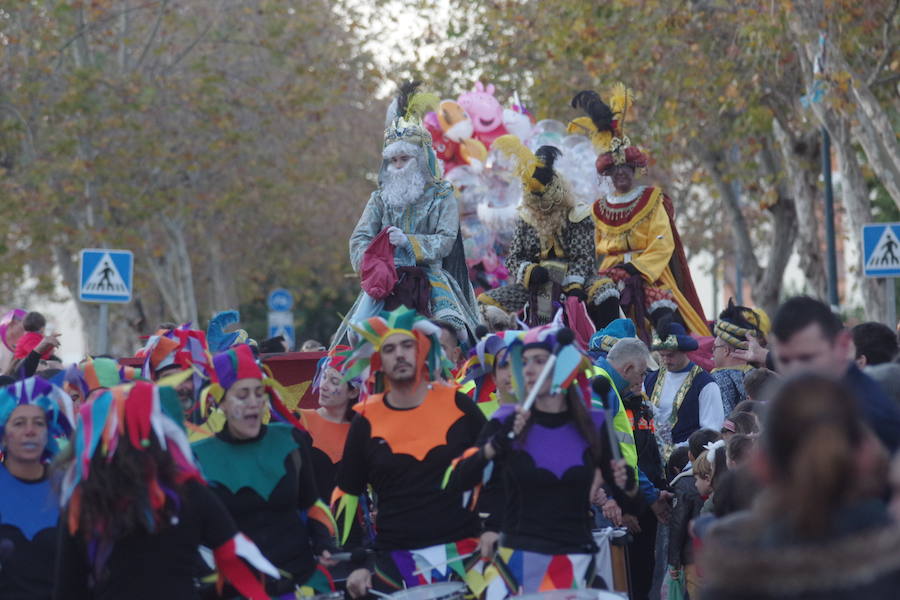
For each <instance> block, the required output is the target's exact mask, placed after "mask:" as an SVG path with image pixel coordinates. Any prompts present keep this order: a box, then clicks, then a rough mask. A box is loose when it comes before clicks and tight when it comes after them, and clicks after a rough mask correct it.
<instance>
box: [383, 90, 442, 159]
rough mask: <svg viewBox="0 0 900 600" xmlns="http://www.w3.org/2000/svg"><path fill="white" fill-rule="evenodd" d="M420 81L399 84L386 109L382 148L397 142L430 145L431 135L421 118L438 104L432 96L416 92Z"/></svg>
mask: <svg viewBox="0 0 900 600" xmlns="http://www.w3.org/2000/svg"><path fill="white" fill-rule="evenodd" d="M421 83H422V82H421V81H404V82H403V83H401V84H400V89H399V91H398V93H397V97H396V98H394V100H393V101H392V102H391V105H390V106H389V107H388V111H387V116H386V118H385V124H384V129H385V132H384V146H385V147H387V146H389V145H390V144H392V143H394V142H398V141H407V142H411V143H413V144H415V145H421V144H422V143H424V142H426V141H427V143H428V145H431V134H430V133H428V130H427V129H425V127H424V126H423V125H422V118H423V117H424V116H425V113H427V112H428V111H430V110H434V108H435V107H437V105H438V103H439V102H440V98H438V97H437V96H436V95H434V94H426V93H424V92H418V91H417V90H418V89H419V85H421Z"/></svg>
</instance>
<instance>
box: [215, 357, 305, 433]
mask: <svg viewBox="0 0 900 600" xmlns="http://www.w3.org/2000/svg"><path fill="white" fill-rule="evenodd" d="M213 364H214V366H215V369H214V370H213V371H212V372H211V375H212V376H213V377H212V384H210V385H209V386H208V387H207V388H206V389H205V390H204V395H203V398H202V401H203V405H204V406H203V408H204V411H205V412H204V414H206V413H207V412H209V411H208V410H206V404H207V402H209V399H210V398H212V399H213V400H214V402H215V403H221V402H222V401H223V400H224V398H225V394H226V393H227V392H228V390H229V388H231V386H233V385H234V383H235V382H236V381H239V380H241V379H258V380H260V381H262V383H263V384H264V385H265V388H266V393H267V395H268V397H269V406H268V409H269V414H268V416H264V417H263V420H264V421H266V422H267V421H268V419H272V420H275V421H278V422H281V423H290V424H291V425H293V426H294V427H296V428H298V429H304V427H303V425H302V424H301V423H300V421H298V420H297V418H296V417H295V416H294V414H293V413H292V412H291V411H290V409H289V408H288V407H287V406H286V405H285V403H284V400H283V398H285V397H287V396H286V393H285V392H286V391H285V389H284V388H283V387H282V386H281V385H280V384H279V383H278V382H277V381H275V379H274V378H273V377H272V376H271V373H269V371H268V369H266V368H264V367H261V366H260V365H259V363H258V362H257V361H256V356H255V355H254V353H253V348H251V347H250V346H248V345H247V344H238V345H237V346H234V347H232V348H230V349H228V350H226V351H225V352H220V353H218V354H216V355H215V356H214V357H213ZM208 425H210V427H211V428H212V429H213V430H214V431H219V430H220V429H221V428H222V426H223V425H224V423H223V422H217V423H215V424H213V423H208Z"/></svg>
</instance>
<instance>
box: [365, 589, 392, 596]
mask: <svg viewBox="0 0 900 600" xmlns="http://www.w3.org/2000/svg"><path fill="white" fill-rule="evenodd" d="M368 593H369V594H372V595H373V596H378V597H379V598H390V597H391V595H390V594H385V593H383V592H379V591H378V590H374V589H372V588H369V591H368Z"/></svg>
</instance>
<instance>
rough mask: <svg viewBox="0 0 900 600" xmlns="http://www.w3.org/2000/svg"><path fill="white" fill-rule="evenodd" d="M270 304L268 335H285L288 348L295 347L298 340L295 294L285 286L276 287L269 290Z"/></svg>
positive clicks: (268, 301) (268, 302)
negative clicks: (295, 330) (295, 318)
mask: <svg viewBox="0 0 900 600" xmlns="http://www.w3.org/2000/svg"><path fill="white" fill-rule="evenodd" d="M267 304H268V306H269V332H268V336H267V337H270V338H272V337H276V336H279V335H281V336H284V339H285V340H286V341H287V344H288V350H289V351H290V350H293V349H294V343H295V342H296V340H297V336H296V333H295V332H294V313H293V312H291V309H292V308H293V307H294V296H293V295H292V294H291V292H289V291H288V290H286V289H284V288H278V289H274V290H272V291H271V292H269V298H268V300H267Z"/></svg>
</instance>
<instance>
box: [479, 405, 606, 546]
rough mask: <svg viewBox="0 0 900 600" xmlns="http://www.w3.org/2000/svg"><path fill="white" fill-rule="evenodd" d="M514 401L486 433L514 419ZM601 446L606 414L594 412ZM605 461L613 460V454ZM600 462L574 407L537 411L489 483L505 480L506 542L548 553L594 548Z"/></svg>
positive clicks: (502, 510) (489, 426)
mask: <svg viewBox="0 0 900 600" xmlns="http://www.w3.org/2000/svg"><path fill="white" fill-rule="evenodd" d="M514 410H515V407H513V406H502V407H501V408H500V409H499V410H498V411H497V412H496V413H495V414H494V416H493V418H492V419H491V421H490V422H489V423H488V425H487V426H486V428H485V432H483V434H489V435H493V434H492V433H489V432H491V431H497V430H499V429H500V427H501V426H502V423H503V422H504V421H505V420H506V419H508V418H510V417H511V416H512V414H513V412H514ZM589 414H590V418H591V422H592V424H593V432H594V435H595V436H596V443H597V446H598V448H600V449H601V451H603V450H604V449H605V448H606V447H607V444H606V443H604V442H603V439H604V428H603V421H604V415H603V412H602V411H595V410H591V411H589ZM483 437H484V436H483ZM599 462H600V463H603V462H605V463H606V464H607V465H608V464H609V461H608V459H601V460H600V461H599ZM598 467H603V471H604V473H608V469H607V468H605V466H603V465H602V464H596V463H595V459H594V457H593V456H592V455H591V452H590V449H589V444H588V442H587V440H585V438H584V436H583V435H582V434H581V433H580V432H579V430H578V427H577V426H576V424H575V422H574V420H573V419H572V417H571V416H570V415H569V413H568V412H563V413H545V412H541V411H539V410H532V422H531V424H530V426H529V427H528V428H527V429H526V430H525V431H524V432H523V435H522V436H520V438H519V439H517V440H516V441H515V442H513V450H512V452H510V453H509V454H508V455H507V456H505V457H503V458H502V459H500V460H498V461H497V464H496V465H495V469H494V472H493V474H492V477H491V482H490V483H489V484H488V486H489V487H490V486H492V485H497V484H498V483H501V484H502V486H503V490H504V492H503V496H504V500H503V502H504V506H503V507H492V508H494V509H495V510H496V509H499V510H500V511H501V512H503V513H504V517H503V519H502V525H501V526H500V529H501V532H502V534H503V545H504V546H507V547H510V548H515V549H521V550H528V551H531V552H541V553H545V554H570V553H578V552H585V553H589V552H594V551H595V546H594V542H593V537H592V535H591V529H592V525H593V519H592V518H591V515H590V491H591V484H592V483H593V480H594V471H595V468H598Z"/></svg>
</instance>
